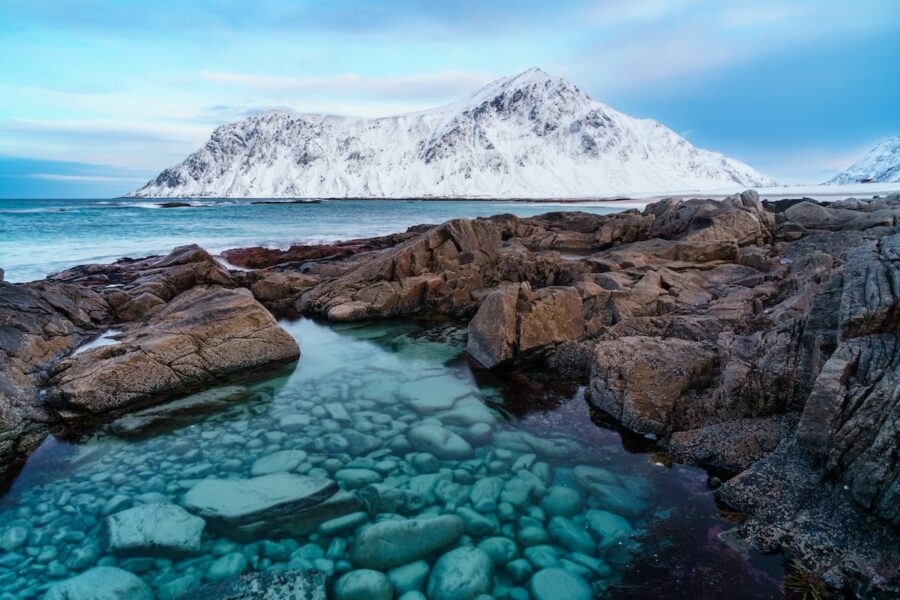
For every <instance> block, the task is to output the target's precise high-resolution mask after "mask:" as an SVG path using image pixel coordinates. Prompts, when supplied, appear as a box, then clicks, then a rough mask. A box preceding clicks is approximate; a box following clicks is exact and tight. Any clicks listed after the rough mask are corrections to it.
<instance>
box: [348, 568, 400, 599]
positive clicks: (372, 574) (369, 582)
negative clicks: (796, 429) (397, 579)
mask: <svg viewBox="0 0 900 600" xmlns="http://www.w3.org/2000/svg"><path fill="white" fill-rule="evenodd" d="M393 597H394V590H393V589H392V588H391V583H390V582H389V581H388V578H387V576H386V575H385V574H384V573H382V572H381V571H374V570H372V569H357V570H356V571H350V572H349V573H347V574H346V575H344V576H343V577H341V578H340V579H338V580H337V583H335V584H334V598H335V600H391V599H392V598H393Z"/></svg>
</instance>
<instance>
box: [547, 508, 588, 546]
mask: <svg viewBox="0 0 900 600" xmlns="http://www.w3.org/2000/svg"><path fill="white" fill-rule="evenodd" d="M547 529H548V530H549V531H550V537H552V538H553V539H554V540H556V541H557V542H559V543H560V544H562V545H563V546H565V547H566V548H568V549H569V550H572V551H573V552H584V553H585V554H590V553H591V552H593V551H594V549H595V548H596V544H595V543H594V539H593V538H592V537H591V536H590V534H589V533H588V532H587V531H585V529H584V528H583V527H581V526H579V525H577V524H575V522H574V521H572V520H571V519H567V518H565V517H553V518H552V519H550V525H549V527H548V528H547Z"/></svg>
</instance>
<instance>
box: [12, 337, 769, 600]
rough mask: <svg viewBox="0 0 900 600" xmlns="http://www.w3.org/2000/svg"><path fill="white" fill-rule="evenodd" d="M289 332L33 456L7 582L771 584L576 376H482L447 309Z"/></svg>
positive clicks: (595, 587) (487, 586) (540, 595)
mask: <svg viewBox="0 0 900 600" xmlns="http://www.w3.org/2000/svg"><path fill="white" fill-rule="evenodd" d="M285 326H286V327H287V328H288V330H289V331H290V332H291V333H292V334H293V335H295V336H296V338H297V339H298V340H299V342H300V345H301V348H302V349H303V356H302V357H301V359H300V361H299V362H298V363H296V364H295V365H292V366H290V367H288V368H285V369H282V370H279V371H276V372H270V373H266V374H257V376H256V378H255V379H252V380H247V381H237V382H231V383H230V384H229V385H226V386H221V387H219V388H214V389H212V390H207V391H204V392H202V393H200V394H197V395H195V396H193V397H188V398H186V399H183V400H180V401H177V402H176V403H175V404H170V405H162V407H159V408H152V409H148V410H147V411H145V412H143V413H134V414H131V415H128V416H126V417H123V418H122V419H120V420H119V421H116V422H114V423H112V424H108V425H104V426H102V427H101V428H100V429H96V430H93V431H90V432H76V431H68V432H59V437H57V438H53V439H50V440H48V441H47V442H46V443H45V444H44V445H43V446H42V447H41V448H40V449H39V450H38V451H37V452H35V453H34V454H33V455H32V456H31V457H30V458H29V459H28V461H27V463H25V464H24V466H22V467H21V468H20V470H18V472H17V473H13V474H12V477H11V478H10V480H9V481H8V482H7V488H8V489H7V490H6V491H5V494H4V495H3V496H2V497H0V598H4V599H5V598H37V597H41V596H42V595H43V594H44V593H45V592H46V591H47V590H48V589H52V587H53V586H54V585H55V584H56V583H57V582H59V581H61V580H65V579H67V578H70V577H72V576H74V575H76V574H79V573H83V572H85V571H87V570H89V569H92V568H95V567H97V566H113V567H117V568H119V569H122V570H124V571H128V572H130V573H133V574H134V575H136V576H137V577H139V578H140V580H142V581H143V582H144V584H145V585H146V586H147V588H149V590H151V591H152V594H153V595H154V596H155V597H158V598H174V597H177V596H178V595H179V594H180V593H182V592H185V591H187V590H190V589H194V588H197V587H198V586H201V585H202V584H204V583H207V582H211V581H217V580H220V579H222V578H226V577H229V576H231V575H234V574H237V573H242V572H250V571H254V570H259V571H273V570H282V569H295V568H314V569H320V570H322V571H324V572H325V573H327V574H328V581H329V586H330V587H329V591H330V595H331V597H335V598H348V597H358V596H354V595H352V593H357V592H359V590H360V589H361V590H363V591H365V592H366V593H367V594H369V595H368V596H366V597H368V598H372V599H373V600H375V599H377V598H382V597H384V598H390V597H392V596H393V597H397V598H399V597H400V596H401V594H403V593H407V592H412V591H421V592H424V593H426V594H428V595H429V596H430V597H434V598H457V597H459V598H473V597H475V596H476V595H477V594H481V593H486V594H490V595H492V596H493V597H495V598H523V599H524V598H529V597H530V598H537V599H541V600H547V599H556V598H558V599H560V600H563V599H569V600H571V599H574V598H590V597H592V596H596V597H610V598H637V597H648V596H649V597H656V598H681V597H710V598H712V597H729V598H775V597H780V591H779V587H778V583H779V580H780V577H781V572H780V568H781V567H780V559H777V558H776V559H774V562H773V561H772V560H763V559H762V558H760V557H756V556H753V555H750V554H744V553H741V552H738V551H736V550H734V549H732V548H731V547H730V546H729V545H728V544H727V543H725V542H723V541H722V540H721V539H720V536H719V535H718V534H719V533H720V532H721V531H723V530H725V529H728V528H730V527H731V525H732V524H731V523H729V522H728V521H727V520H726V519H724V518H723V517H722V516H721V515H720V514H719V512H718V510H717V508H716V506H715V503H714V501H713V497H712V490H711V489H710V488H709V487H708V485H707V475H706V473H704V472H703V471H701V470H699V469H694V468H690V467H683V466H671V465H670V464H669V463H668V462H667V460H666V459H665V457H664V456H662V455H658V454H654V453H652V452H647V448H648V446H649V442H647V441H646V440H642V439H634V438H629V437H622V435H620V434H619V433H617V432H616V431H614V430H612V429H608V428H606V427H604V426H602V424H598V422H597V421H596V416H592V415H591V413H590V411H589V407H588V404H587V403H586V402H585V400H584V397H583V389H582V388H580V387H579V386H578V385H576V384H558V385H556V384H554V385H549V384H546V385H545V384H539V383H536V382H533V381H529V380H523V379H522V377H521V376H518V375H516V374H508V375H503V376H496V375H488V374H486V373H484V372H481V371H476V370H473V369H472V368H471V367H470V365H469V363H468V362H467V361H466V359H465V355H464V353H463V346H464V329H462V328H459V327H457V326H455V325H453V324H427V323H413V322H390V323H384V324H377V325H354V326H324V325H320V324H317V323H315V322H313V321H309V320H301V321H297V322H293V323H285ZM298 482H299V483H298ZM273 494H274V495H279V494H280V495H281V496H282V497H280V498H274V499H273ZM379 594H380V595H379ZM686 594H687V596H686ZM723 594H724V595H723ZM410 597H417V596H414V595H413V596H410Z"/></svg>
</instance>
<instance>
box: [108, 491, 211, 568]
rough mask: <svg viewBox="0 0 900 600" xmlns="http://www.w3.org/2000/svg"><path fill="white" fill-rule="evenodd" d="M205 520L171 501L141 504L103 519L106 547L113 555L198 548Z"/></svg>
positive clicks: (187, 551) (189, 551) (179, 552)
mask: <svg viewBox="0 0 900 600" xmlns="http://www.w3.org/2000/svg"><path fill="white" fill-rule="evenodd" d="M205 526H206V522H205V521H204V520H203V519H201V518H200V517H196V516H194V515H192V514H191V513H189V512H187V511H186V510H184V509H183V508H181V507H180V506H176V505H174V504H161V503H154V504H144V505H141V506H135V507H134V508H129V509H128V510H123V511H122V512H118V513H116V514H114V515H111V516H109V517H107V519H106V534H107V538H108V540H107V547H108V549H109V551H110V552H113V553H115V554H126V555H140V556H178V555H184V554H193V553H196V552H199V551H200V540H201V537H202V535H203V528H204V527H205Z"/></svg>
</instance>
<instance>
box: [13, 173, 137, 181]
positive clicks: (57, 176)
mask: <svg viewBox="0 0 900 600" xmlns="http://www.w3.org/2000/svg"><path fill="white" fill-rule="evenodd" d="M23 177H28V178H30V179H43V180H45V181H81V182H92V183H129V182H132V183H134V182H141V181H145V180H146V177H114V176H112V175H63V174H61V173H27V174H25V175H23Z"/></svg>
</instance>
